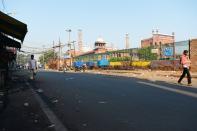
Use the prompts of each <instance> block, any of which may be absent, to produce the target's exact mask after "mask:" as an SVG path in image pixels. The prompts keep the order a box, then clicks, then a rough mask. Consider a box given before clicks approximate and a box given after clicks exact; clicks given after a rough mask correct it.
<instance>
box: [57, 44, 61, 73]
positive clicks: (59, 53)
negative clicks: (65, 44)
mask: <svg viewBox="0 0 197 131" xmlns="http://www.w3.org/2000/svg"><path fill="white" fill-rule="evenodd" d="M60 57H61V43H60V40H59V61H58V70H60V61H61V58H60Z"/></svg>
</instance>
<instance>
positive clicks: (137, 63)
mask: <svg viewBox="0 0 197 131" xmlns="http://www.w3.org/2000/svg"><path fill="white" fill-rule="evenodd" d="M150 64H151V62H150V61H133V62H131V66H136V67H147V66H150Z"/></svg>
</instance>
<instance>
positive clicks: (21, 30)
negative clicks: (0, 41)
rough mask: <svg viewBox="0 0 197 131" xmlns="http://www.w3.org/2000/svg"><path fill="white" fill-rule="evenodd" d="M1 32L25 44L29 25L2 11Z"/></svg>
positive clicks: (0, 16)
mask: <svg viewBox="0 0 197 131" xmlns="http://www.w3.org/2000/svg"><path fill="white" fill-rule="evenodd" d="M0 32H1V33H4V34H6V35H9V36H11V37H13V38H16V39H18V40H20V41H21V42H23V40H24V38H25V35H26V33H27V25H26V24H24V23H22V22H20V21H18V20H16V19H14V18H12V17H10V16H8V15H6V14H4V13H3V12H1V11H0Z"/></svg>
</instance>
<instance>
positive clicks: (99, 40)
mask: <svg viewBox="0 0 197 131" xmlns="http://www.w3.org/2000/svg"><path fill="white" fill-rule="evenodd" d="M96 43H105V41H104V40H103V38H101V37H100V38H98V39H97V40H96Z"/></svg>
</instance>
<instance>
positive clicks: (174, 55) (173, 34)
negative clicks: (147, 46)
mask: <svg viewBox="0 0 197 131" xmlns="http://www.w3.org/2000/svg"><path fill="white" fill-rule="evenodd" d="M172 38H173V65H174V66H173V67H174V71H175V59H176V54H175V53H176V52H175V33H174V32H172Z"/></svg>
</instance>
